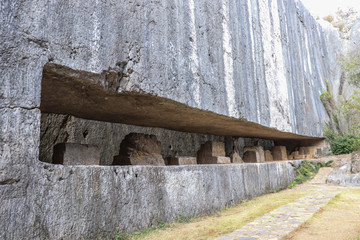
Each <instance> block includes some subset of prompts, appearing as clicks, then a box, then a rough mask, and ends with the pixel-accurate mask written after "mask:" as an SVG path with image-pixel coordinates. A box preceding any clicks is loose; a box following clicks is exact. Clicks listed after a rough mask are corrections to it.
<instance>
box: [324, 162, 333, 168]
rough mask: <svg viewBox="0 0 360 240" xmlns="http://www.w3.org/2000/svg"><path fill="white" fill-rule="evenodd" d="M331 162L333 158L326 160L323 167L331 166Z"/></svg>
mask: <svg viewBox="0 0 360 240" xmlns="http://www.w3.org/2000/svg"><path fill="white" fill-rule="evenodd" d="M333 162H334V161H333V160H330V161H327V162H326V163H325V167H331V164H332V163H333Z"/></svg>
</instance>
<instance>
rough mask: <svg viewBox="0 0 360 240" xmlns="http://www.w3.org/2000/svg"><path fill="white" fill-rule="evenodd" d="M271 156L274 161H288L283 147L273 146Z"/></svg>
mask: <svg viewBox="0 0 360 240" xmlns="http://www.w3.org/2000/svg"><path fill="white" fill-rule="evenodd" d="M272 154H273V159H274V160H275V161H277V160H287V159H288V157H287V153H286V147H285V146H275V147H274V148H273V150H272Z"/></svg>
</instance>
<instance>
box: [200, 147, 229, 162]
mask: <svg viewBox="0 0 360 240" xmlns="http://www.w3.org/2000/svg"><path fill="white" fill-rule="evenodd" d="M197 162H198V163H199V164H217V163H219V164H221V163H230V158H228V157H225V144H224V143H222V142H213V141H208V142H206V143H205V144H202V145H201V147H200V150H199V151H198V152H197Z"/></svg>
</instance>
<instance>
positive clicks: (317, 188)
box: [216, 168, 345, 240]
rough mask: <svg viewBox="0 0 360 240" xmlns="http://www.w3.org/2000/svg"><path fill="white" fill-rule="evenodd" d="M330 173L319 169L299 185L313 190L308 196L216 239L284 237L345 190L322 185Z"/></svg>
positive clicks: (253, 239)
mask: <svg viewBox="0 0 360 240" xmlns="http://www.w3.org/2000/svg"><path fill="white" fill-rule="evenodd" d="M331 171H332V168H321V169H320V171H319V173H318V174H317V175H316V177H315V178H314V179H313V180H312V181H311V182H310V183H307V184H304V186H300V187H301V188H303V187H305V188H309V189H311V190H313V191H312V193H311V194H309V195H307V196H305V197H302V198H299V199H297V200H296V201H294V202H292V203H289V204H286V205H284V206H281V207H280V208H277V209H275V210H273V211H271V212H269V213H268V214H266V215H264V216H262V217H260V218H258V219H256V220H255V221H253V222H251V223H248V224H246V225H245V226H244V227H242V228H241V229H238V230H236V231H234V232H232V233H230V234H228V235H226V236H222V237H219V238H217V239H216V240H235V239H238V240H255V239H269V240H270V239H271V240H275V239H281V238H283V237H285V236H287V235H288V234H289V233H290V232H292V231H293V230H295V229H297V228H298V227H299V226H300V225H301V224H302V223H304V222H305V221H307V220H308V219H309V218H310V217H311V216H312V215H313V214H314V213H316V212H317V211H318V210H319V209H320V208H321V207H323V206H324V205H326V204H327V203H328V202H329V201H330V200H331V199H332V198H334V196H335V195H336V194H338V193H339V192H341V191H342V190H344V189H345V187H341V186H334V185H327V184H326V183H325V181H326V178H327V176H328V175H329V174H330V172H331ZM294 190H296V189H294Z"/></svg>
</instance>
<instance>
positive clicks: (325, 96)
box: [320, 92, 331, 103]
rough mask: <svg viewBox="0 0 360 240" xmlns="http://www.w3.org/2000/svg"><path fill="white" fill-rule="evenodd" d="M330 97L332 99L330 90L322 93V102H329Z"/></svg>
mask: <svg viewBox="0 0 360 240" xmlns="http://www.w3.org/2000/svg"><path fill="white" fill-rule="evenodd" d="M330 99H331V94H330V93H329V92H323V93H322V94H321V95H320V100H321V102H322V103H324V102H328V101H330Z"/></svg>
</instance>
